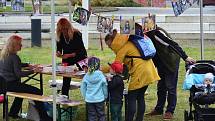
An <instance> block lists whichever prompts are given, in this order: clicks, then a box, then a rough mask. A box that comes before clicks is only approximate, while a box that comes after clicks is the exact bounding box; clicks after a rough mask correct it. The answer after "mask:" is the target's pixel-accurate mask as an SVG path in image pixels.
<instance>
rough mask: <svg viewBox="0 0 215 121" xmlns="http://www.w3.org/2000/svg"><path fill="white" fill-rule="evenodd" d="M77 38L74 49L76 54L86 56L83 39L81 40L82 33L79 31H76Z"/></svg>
mask: <svg viewBox="0 0 215 121" xmlns="http://www.w3.org/2000/svg"><path fill="white" fill-rule="evenodd" d="M75 39H77V46H78V49H77V51H76V55H81V56H85V57H87V51H86V49H85V46H84V43H83V40H82V34H81V33H80V32H76V38H75Z"/></svg>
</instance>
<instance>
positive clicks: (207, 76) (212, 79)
mask: <svg viewBox="0 0 215 121" xmlns="http://www.w3.org/2000/svg"><path fill="white" fill-rule="evenodd" d="M206 79H207V80H211V82H213V81H214V75H213V74H212V73H206V74H205V79H204V80H206Z"/></svg>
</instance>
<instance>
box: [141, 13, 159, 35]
mask: <svg viewBox="0 0 215 121" xmlns="http://www.w3.org/2000/svg"><path fill="white" fill-rule="evenodd" d="M142 27H143V32H144V33H145V32H148V31H152V30H154V29H156V21H155V15H150V16H147V17H143V18H142Z"/></svg>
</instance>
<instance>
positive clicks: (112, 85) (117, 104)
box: [107, 61, 124, 121]
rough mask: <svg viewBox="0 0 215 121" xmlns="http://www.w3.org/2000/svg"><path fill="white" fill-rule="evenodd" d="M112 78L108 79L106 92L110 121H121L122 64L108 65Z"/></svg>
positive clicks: (116, 62)
mask: <svg viewBox="0 0 215 121" xmlns="http://www.w3.org/2000/svg"><path fill="white" fill-rule="evenodd" d="M110 67H111V68H110V73H111V74H112V75H113V76H112V77H108V78H107V79H108V91H109V101H110V112H111V121H122V104H123V102H122V98H123V90H124V83H123V78H122V76H121V74H122V72H123V64H122V63H120V62H119V61H115V62H113V63H112V64H111V65H110Z"/></svg>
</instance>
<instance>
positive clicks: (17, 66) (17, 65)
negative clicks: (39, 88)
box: [13, 56, 34, 78]
mask: <svg viewBox="0 0 215 121" xmlns="http://www.w3.org/2000/svg"><path fill="white" fill-rule="evenodd" d="M13 70H14V73H15V76H16V77H17V78H21V77H26V76H28V75H30V74H33V73H34V71H33V70H27V71H22V64H21V60H20V58H19V57H18V56H16V57H14V58H13Z"/></svg>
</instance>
